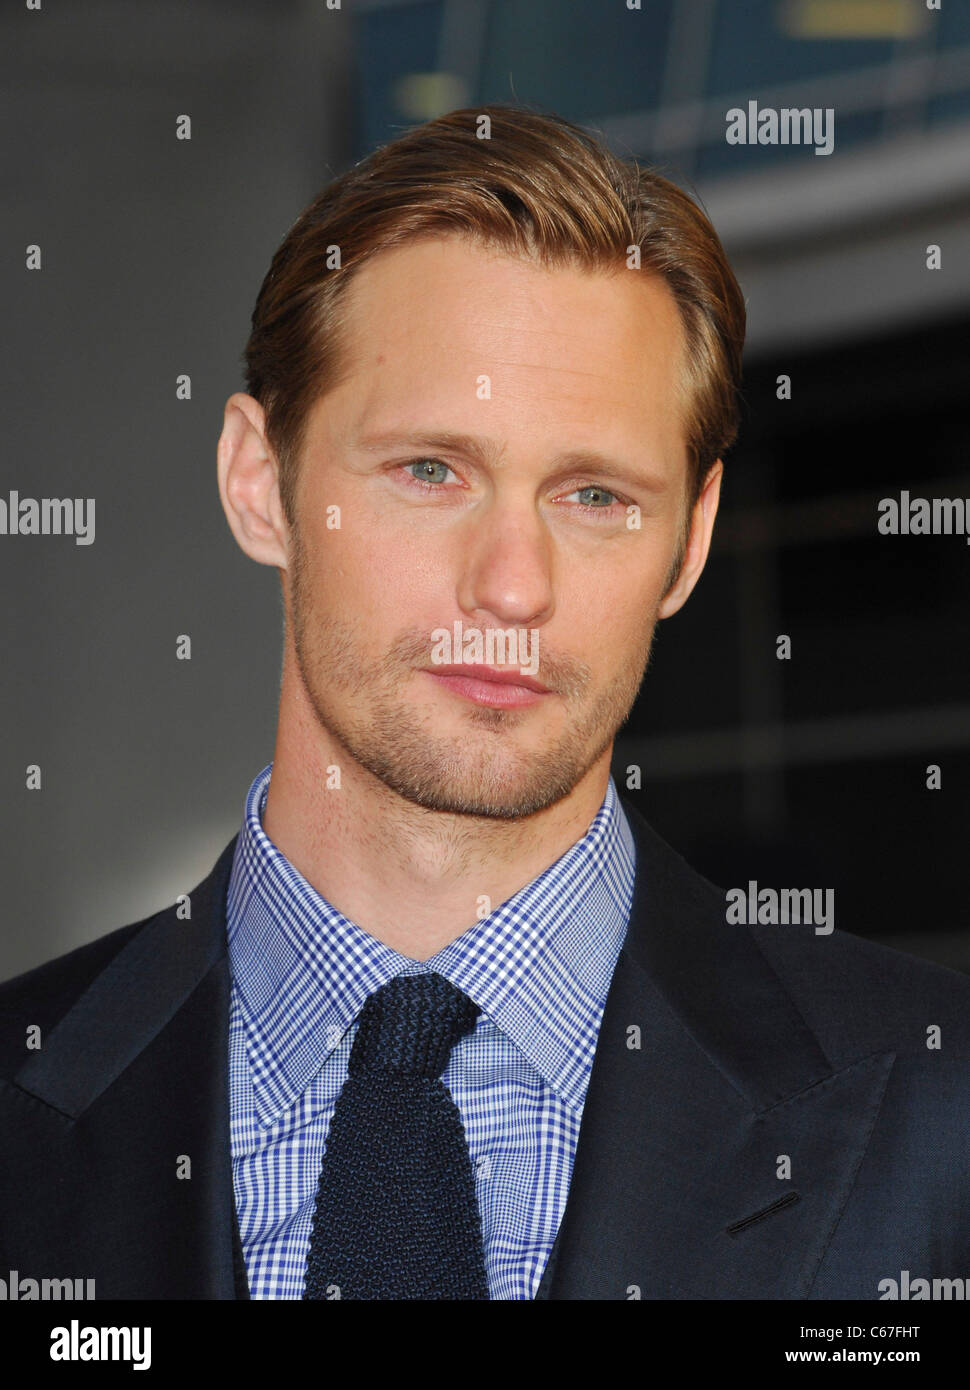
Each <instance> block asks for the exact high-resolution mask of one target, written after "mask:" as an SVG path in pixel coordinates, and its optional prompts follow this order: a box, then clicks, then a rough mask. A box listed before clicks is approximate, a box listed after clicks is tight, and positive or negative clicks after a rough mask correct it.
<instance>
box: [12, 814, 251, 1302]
mask: <svg viewBox="0 0 970 1390" xmlns="http://www.w3.org/2000/svg"><path fill="white" fill-rule="evenodd" d="M234 847H235V840H233V841H232V842H231V843H230V844H229V845H228V846H227V847H226V849H225V850H224V852H223V853H222V855H221V856H220V858H219V861H218V863H217V864H216V866H215V868H214V870H213V871H212V873H211V874H210V875H209V876H208V878H206V879H205V881H204V882H203V883H202V884H200V885H199V887H198V888H197V889H196V890H195V891H194V892H193V893H192V894H191V897H190V900H191V910H192V916H191V919H190V920H187V921H180V920H178V919H177V918H176V915H175V909H174V908H170V909H167V910H165V911H164V912H161V913H159V914H158V915H157V916H156V917H153V918H151V919H150V920H149V921H148V922H146V923H145V925H144V926H143V927H142V928H141V929H140V930H139V931H137V932H136V933H135V935H134V936H133V937H132V938H131V939H130V940H129V941H128V942H127V944H126V945H125V946H124V947H123V948H122V949H121V951H120V953H119V954H118V955H117V956H116V957H115V958H114V960H113V961H112V962H111V963H110V964H109V965H108V967H107V968H106V969H105V970H104V971H102V973H101V974H100V975H98V976H97V977H96V979H95V980H94V981H93V982H92V984H91V985H90V986H89V988H88V989H87V991H86V992H85V993H84V994H83V995H82V996H81V998H80V999H79V1000H78V1001H77V1003H76V1004H75V1005H74V1006H73V1008H72V1009H71V1010H70V1011H69V1012H68V1013H67V1014H66V1016H65V1017H64V1018H63V1019H62V1020H61V1022H60V1023H59V1024H58V1025H57V1027H55V1028H54V1029H53V1030H52V1032H51V1033H50V1034H49V1036H48V1037H47V1038H46V1039H45V1040H44V1044H43V1047H42V1048H41V1050H40V1051H38V1052H36V1053H33V1054H32V1055H31V1058H30V1060H29V1061H28V1062H27V1063H26V1064H25V1065H24V1066H23V1067H22V1068H21V1069H20V1071H19V1072H18V1073H17V1075H16V1077H15V1078H14V1081H13V1083H12V1084H8V1085H5V1086H4V1087H3V1088H2V1091H0V1107H2V1112H3V1114H4V1118H5V1121H6V1127H7V1130H8V1134H11V1135H12V1136H13V1141H14V1145H15V1148H14V1151H13V1154H12V1159H11V1163H10V1168H9V1170H8V1174H7V1177H8V1179H9V1184H10V1185H9V1189H8V1192H9V1194H10V1196H9V1209H8V1210H6V1211H5V1212H4V1218H3V1219H4V1223H5V1228H6V1229H10V1230H12V1231H16V1235H17V1240H16V1248H17V1249H20V1250H27V1251H31V1252H32V1258H33V1260H34V1262H35V1265H36V1270H37V1271H39V1272H44V1273H47V1272H54V1273H57V1274H58V1276H59V1277H60V1276H63V1277H67V1276H68V1275H71V1276H72V1277H81V1278H93V1279H94V1280H95V1288H96V1296H97V1297H98V1298H235V1297H248V1287H247V1284H246V1277H245V1266H244V1263H243V1258H242V1248H241V1243H240V1240H239V1230H238V1224H237V1222H236V1218H235V1206H234V1199H233V1189H232V1171H231V1160H230V1148H229V1127H228V1116H229V1102H228V1023H229V1002H230V978H229V966H228V957H227V954H226V923H225V895H226V887H227V883H228V877H229V872H230V869H231V865H232V854H233V850H234ZM20 1182H22V1183H25V1184H27V1185H28V1186H29V1190H30V1191H31V1194H32V1196H31V1203H30V1208H31V1210H32V1211H33V1212H37V1211H42V1212H43V1213H44V1219H43V1222H42V1223H40V1222H37V1221H36V1218H34V1219H33V1221H31V1218H30V1213H25V1214H24V1216H23V1217H21V1216H20V1215H19V1214H18V1212H17V1210H16V1192H17V1191H18V1190H19V1183H20ZM6 1201H7V1199H6V1198H5V1204H6ZM21 1222H22V1223H23V1225H24V1226H25V1228H26V1229H21V1230H18V1229H17V1227H18V1224H20V1223H21ZM22 1273H24V1274H25V1275H27V1274H32V1273H33V1271H28V1270H26V1269H25V1270H23V1271H22Z"/></svg>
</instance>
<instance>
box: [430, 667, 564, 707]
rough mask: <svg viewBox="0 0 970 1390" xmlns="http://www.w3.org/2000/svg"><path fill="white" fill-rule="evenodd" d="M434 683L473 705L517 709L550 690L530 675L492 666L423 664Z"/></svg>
mask: <svg viewBox="0 0 970 1390" xmlns="http://www.w3.org/2000/svg"><path fill="white" fill-rule="evenodd" d="M423 674H424V675H426V676H430V677H431V679H432V680H433V681H435V682H437V684H438V685H441V686H444V687H445V689H447V690H450V691H451V692H452V694H454V695H460V696H462V697H463V698H464V699H466V700H471V701H473V703H475V704H476V705H491V707H492V708H493V709H520V708H524V707H525V706H527V705H537V704H539V702H540V701H541V700H542V699H543V698H544V697H545V696H547V695H550V694H551V693H552V692H551V691H550V690H549V688H548V687H547V686H545V685H543V684H542V682H541V681H537V680H535V679H534V678H533V677H532V676H524V675H522V674H521V673H520V672H519V671H512V670H502V669H500V668H496V667H493V666H469V665H464V666H435V667H433V668H431V669H429V668H427V667H426V668H423Z"/></svg>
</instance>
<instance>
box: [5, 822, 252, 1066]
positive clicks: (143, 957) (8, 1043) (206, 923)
mask: <svg viewBox="0 0 970 1390" xmlns="http://www.w3.org/2000/svg"><path fill="white" fill-rule="evenodd" d="M235 844H236V839H235V837H234V838H233V839H232V840H231V841H230V842H229V844H228V845H227V846H226V848H225V849H224V850H223V851H222V854H221V855H220V856H219V859H218V860H217V862H216V864H215V867H214V868H213V869H212V870H211V872H210V873H209V874H208V875H207V877H206V878H205V879H203V880H202V882H201V883H200V884H198V885H197V886H196V887H195V888H194V889H193V890H192V892H191V893H190V894H189V897H190V898H191V901H192V920H193V921H194V922H195V923H197V924H199V925H200V926H201V927H202V931H201V932H200V934H199V935H200V940H202V941H203V943H204V944H202V945H200V946H199V949H201V950H203V951H204V949H206V947H207V946H208V947H212V946H214V944H217V943H218V941H219V940H220V938H221V939H222V940H224V923H225V912H224V903H225V892H226V887H227V883H228V879H229V873H230V868H231V863H232V855H233V850H234V848H235ZM179 925H181V924H180V923H179V922H178V921H177V920H176V912H175V907H174V906H169V907H167V908H163V909H162V910H161V911H159V912H155V913H153V914H151V915H150V916H148V917H142V918H140V919H139V920H138V921H137V922H130V923H128V924H127V925H126V926H122V927H117V928H115V929H114V930H113V931H109V932H106V933H105V934H104V935H103V936H99V937H96V938H95V940H93V941H89V942H86V943H85V944H84V945H83V946H78V947H75V949H74V950H72V951H67V952H65V953H64V954H63V955H60V956H56V957H55V958H54V959H53V960H49V961H46V962H45V963H44V964H42V965H38V966H36V967H35V968H34V969H33V970H28V971H26V972H25V973H23V974H21V975H16V976H14V977H13V978H12V979H9V980H6V981H4V982H3V983H0V1076H2V1077H6V1078H8V1079H9V1078H10V1077H12V1076H13V1075H14V1074H15V1073H16V1072H17V1071H19V1069H20V1067H21V1066H22V1065H23V1063H24V1060H25V1056H26V1053H25V1047H26V1030H27V1029H28V1028H31V1027H36V1028H39V1029H40V1036H41V1038H42V1039H43V1038H44V1037H45V1036H46V1035H47V1034H48V1033H49V1032H50V1031H51V1030H52V1029H53V1028H55V1027H56V1025H57V1024H58V1023H59V1022H60V1021H61V1019H62V1018H64V1016H65V1015H66V1014H67V1013H68V1012H69V1011H70V1010H71V1009H72V1008H73V1006H74V1005H75V1004H76V1003H77V1001H78V1000H79V999H81V997H82V996H83V995H84V993H85V991H86V990H87V989H89V987H90V986H91V985H93V984H94V982H95V981H96V980H97V979H98V977H99V976H100V975H102V974H103V973H104V972H105V971H106V970H107V969H108V968H109V967H110V966H111V965H112V962H114V961H116V960H117V959H118V958H119V957H120V956H121V955H122V953H123V952H127V955H126V957H125V960H124V962H123V965H122V968H123V969H125V970H127V971H134V972H135V973H138V974H140V975H143V974H145V973H146V972H147V970H148V969H154V967H155V965H157V967H158V969H159V970H160V971H162V970H164V969H166V968H171V967H172V965H173V962H175V968H176V969H178V961H180V960H182V958H183V955H185V956H190V955H192V954H193V952H192V951H185V950H184V946H183V944H182V943H183V938H182V935H181V934H180V933H179V931H178V927H179ZM206 928H207V929H206ZM142 933H145V936H144V938H143V941H142V943H140V944H139V945H138V946H134V947H133V951H134V955H133V954H132V951H130V950H128V949H127V948H129V947H132V944H133V943H134V942H135V941H136V940H137V938H139V937H140V936H141V935H142ZM160 957H161V958H160Z"/></svg>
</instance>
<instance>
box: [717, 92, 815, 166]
mask: <svg viewBox="0 0 970 1390" xmlns="http://www.w3.org/2000/svg"><path fill="white" fill-rule="evenodd" d="M724 119H725V120H726V121H727V130H726V131H725V132H724V138H725V140H726V141H727V142H728V144H729V145H814V146H815V153H816V154H831V153H832V151H833V150H834V149H835V108H834V107H832V106H824V107H823V106H782V107H781V108H780V109H779V108H777V107H774V106H759V105H758V103H757V101H749V102H748V107H747V110H745V109H744V107H743V106H732V107H731V109H730V110H729V111H727V112H725V115H724Z"/></svg>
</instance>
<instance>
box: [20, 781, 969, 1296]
mask: <svg viewBox="0 0 970 1390" xmlns="http://www.w3.org/2000/svg"><path fill="white" fill-rule="evenodd" d="M624 807H625V809H626V813H627V815H628V817H629V819H630V823H631V827H632V829H633V832H634V836H635V840H636V850H637V873H636V886H635V893H634V901H633V908H632V913H631V918H630V923H629V929H628V933H627V938H626V942H625V944H624V946H623V949H622V951H621V954H620V957H619V961H618V964H617V967H616V971H615V973H614V976H613V981H612V984H611V987H610V992H609V997H608V999H607V1003H606V1009H605V1012H604V1016H603V1022H602V1027H601V1030H600V1036H599V1041H598V1046H597V1050H596V1056H595V1061H594V1065H593V1071H592V1075H591V1078H590V1084H589V1091H588V1096H587V1100H586V1107H585V1110H584V1113H583V1119H582V1126H581V1131H580V1136H579V1143H578V1148H577V1152H576V1161H575V1168H574V1172H573V1178H572V1183H571V1186H570V1190H569V1196H568V1201H567V1205H566V1210H565V1214H564V1216H563V1220H562V1224H561V1227H560V1231H559V1235H558V1238H557V1240H556V1245H555V1248H554V1250H553V1253H552V1256H551V1257H550V1260H549V1263H548V1266H547V1268H546V1271H545V1274H544V1277H543V1280H542V1284H541V1286H540V1289H539V1293H538V1297H539V1298H552V1299H624V1300H625V1299H630V1298H636V1297H641V1298H644V1299H648V1298H649V1299H755V1298H768V1299H821V1298H863V1299H878V1298H880V1297H881V1296H882V1295H884V1294H885V1292H886V1291H887V1286H886V1285H885V1284H884V1283H883V1281H887V1280H897V1281H898V1280H900V1278H901V1274H902V1271H904V1270H906V1271H908V1272H909V1273H908V1278H909V1279H910V1281H912V1280H913V1279H916V1278H927V1279H932V1278H967V1277H970V979H968V978H967V977H965V976H963V975H961V974H958V973H956V972H954V971H950V970H946V969H943V968H942V967H939V966H935V965H931V964H929V963H927V962H925V961H922V960H918V959H916V958H914V957H911V956H907V955H904V954H902V953H900V952H897V951H893V950H889V949H887V948H884V947H880V946H876V945H874V944H872V943H870V942H867V941H865V940H863V939H862V938H859V937H854V936H851V935H847V934H845V933H841V932H838V931H836V932H834V933H832V934H831V935H828V936H825V935H819V934H817V933H816V932H815V930H814V928H813V927H811V926H807V927H806V926H763V925H762V926H753V927H751V926H738V925H731V924H729V923H728V922H727V920H726V911H725V895H724V893H723V892H722V891H720V890H719V889H717V888H715V887H714V886H713V885H711V884H710V883H708V882H707V881H706V880H705V879H703V878H702V877H701V876H700V875H699V874H697V873H695V872H694V871H693V870H692V869H691V868H689V867H688V865H687V864H685V863H684V861H683V859H681V857H680V856H679V855H678V854H676V853H675V851H674V850H672V849H671V848H670V847H669V846H668V845H667V844H665V843H664V841H663V840H661V839H660V837H659V836H658V835H656V834H655V833H654V831H652V830H651V829H650V827H649V826H648V825H647V823H646V822H645V821H644V820H643V818H642V817H641V816H640V814H639V813H638V812H637V811H636V809H635V808H634V807H633V806H632V805H631V804H630V803H629V802H628V801H627V800H626V799H625V798H624ZM234 845H235V840H233V841H232V842H230V844H229V845H227V847H226V849H225V850H224V851H223V853H222V855H221V856H220V858H219V861H218V863H217V864H216V866H215V868H214V869H213V871H212V872H211V873H210V874H209V876H208V877H207V878H206V879H205V880H204V881H203V882H202V883H201V884H200V885H199V887H198V888H197V889H196V890H195V891H194V893H193V894H192V896H191V902H192V916H191V920H189V921H180V920H178V919H177V918H176V913H175V909H174V907H172V908H167V909H165V910H164V911H162V912H159V913H157V914H156V915H155V916H153V917H150V918H147V919H146V920H144V921H141V922H136V923H134V924H132V925H130V926H126V927H123V928H121V929H119V930H117V931H114V932H112V933H110V934H109V935H107V936H103V937H101V938H100V939H98V940H96V941H93V942H91V943H90V944H88V945H85V946H82V947H80V948H79V949H78V950H75V951H72V952H70V953H69V954H67V955H64V956H61V957H60V958H58V959H57V960H54V961H51V962H49V963H47V964H45V965H42V966H40V967H39V968H38V969H36V970H32V971H30V972H29V973H27V974H25V975H21V976H20V977H18V978H17V979H14V980H11V981H8V982H7V983H6V984H4V985H2V986H0V1272H3V1271H7V1270H14V1269H15V1270H17V1271H18V1272H19V1275H20V1277H21V1279H23V1278H28V1277H30V1278H38V1279H40V1278H84V1279H91V1278H93V1279H94V1280H95V1288H96V1294H97V1297H98V1298H105V1299H107V1298H139V1299H148V1298H180V1299H237V1298H248V1296H249V1291H248V1287H247V1283H246V1272H245V1266H244V1262H243V1257H242V1249H241V1245H240V1240H239V1230H238V1225H237V1221H236V1214H235V1204H234V1197H233V1184H232V1168H231V1161H230V1146H229V1097H228V1024H229V999H230V977H229V964H228V956H227V951H226V920H225V897H226V888H227V883H228V878H229V872H230V867H231V864H232V853H233V848H234ZM32 1025H33V1026H37V1027H39V1028H40V1030H41V1039H42V1046H41V1047H40V1048H39V1049H35V1050H28V1047H27V1030H28V1028H30V1027H31V1026H32ZM934 1028H936V1029H939V1034H938V1035H937V1034H936V1033H934V1032H932V1031H930V1032H928V1030H933V1029H934ZM937 1036H938V1039H939V1043H940V1045H939V1047H933V1046H927V1042H928V1040H929V1041H935V1040H936V1038H937ZM182 1156H186V1157H187V1158H188V1159H189V1160H190V1161H191V1177H185V1176H183V1177H179V1176H178V1173H179V1164H180V1162H182V1163H183V1172H184V1162H183V1159H182ZM786 1174H789V1175H788V1176H786ZM881 1284H882V1285H883V1286H882V1288H880V1285H881Z"/></svg>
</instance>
